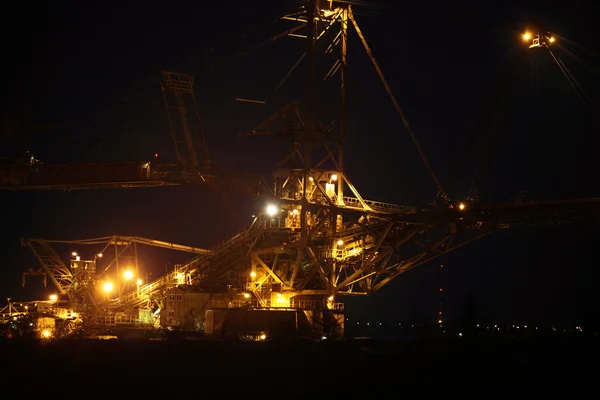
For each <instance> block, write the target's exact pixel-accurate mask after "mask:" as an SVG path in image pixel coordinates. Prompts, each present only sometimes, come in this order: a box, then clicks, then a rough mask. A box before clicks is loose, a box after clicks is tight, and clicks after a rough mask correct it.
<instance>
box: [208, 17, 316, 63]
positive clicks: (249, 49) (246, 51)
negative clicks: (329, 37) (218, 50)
mask: <svg viewBox="0 0 600 400" xmlns="http://www.w3.org/2000/svg"><path fill="white" fill-rule="evenodd" d="M305 26H306V24H305V23H303V24H301V25H298V26H296V27H294V28H291V29H288V30H286V31H284V32H281V33H278V34H276V35H274V36H271V37H270V38H268V39H266V40H263V41H261V42H259V43H256V44H253V45H252V46H249V47H247V48H245V49H244V50H242V51H239V52H237V53H235V54H233V55H230V56H227V57H223V58H221V59H219V60H217V61H215V62H213V63H212V64H210V65H207V66H206V67H204V68H203V69H214V68H215V67H217V66H219V65H221V64H224V63H226V62H228V61H231V60H234V59H236V58H238V57H242V56H245V55H247V54H249V53H250V52H252V51H254V50H257V49H259V48H261V47H263V46H264V45H266V44H269V43H272V42H275V41H277V39H280V38H282V37H284V36H288V35H289V34H291V33H294V32H297V31H299V30H300V29H302V28H304V27H305Z"/></svg>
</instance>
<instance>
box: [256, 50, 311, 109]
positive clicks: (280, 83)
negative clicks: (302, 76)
mask: <svg viewBox="0 0 600 400" xmlns="http://www.w3.org/2000/svg"><path fill="white" fill-rule="evenodd" d="M305 57H306V52H304V53H303V54H302V55H301V56H300V58H299V59H298V61H296V63H295V64H294V65H293V66H292V68H290V70H289V71H288V72H287V74H285V76H284V77H283V79H281V81H280V82H279V83H278V84H277V86H275V89H273V91H272V92H271V93H270V94H269V95H268V96H267V97H266V98H265V103H266V102H268V101H269V100H270V99H271V97H273V95H274V94H275V92H277V90H279V88H280V87H281V86H282V85H283V84H284V83H285V82H286V81H287V80H288V79H289V77H290V75H292V73H293V72H294V71H295V70H296V68H298V66H299V65H300V63H301V62H302V60H304V58H305Z"/></svg>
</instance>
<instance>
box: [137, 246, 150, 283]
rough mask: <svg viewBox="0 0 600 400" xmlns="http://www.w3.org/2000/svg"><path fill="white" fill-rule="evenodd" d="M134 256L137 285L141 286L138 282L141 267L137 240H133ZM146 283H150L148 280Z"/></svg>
mask: <svg viewBox="0 0 600 400" xmlns="http://www.w3.org/2000/svg"><path fill="white" fill-rule="evenodd" d="M133 258H134V259H135V280H136V286H139V285H138V284H137V280H138V279H140V272H139V268H138V251H137V242H133ZM146 283H148V282H146Z"/></svg>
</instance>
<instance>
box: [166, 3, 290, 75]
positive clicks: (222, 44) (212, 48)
mask: <svg viewBox="0 0 600 400" xmlns="http://www.w3.org/2000/svg"><path fill="white" fill-rule="evenodd" d="M300 12H301V10H300V9H299V8H298V7H295V8H294V9H292V10H290V11H288V12H286V13H284V14H282V15H279V16H278V17H277V18H274V19H271V20H269V21H267V22H266V23H264V24H262V23H260V24H255V25H254V26H253V27H252V28H251V29H248V30H245V31H244V32H242V33H241V34H239V35H236V36H234V37H229V38H227V39H223V40H221V41H220V42H214V43H213V45H212V46H210V47H208V48H206V49H205V50H204V51H202V52H200V54H197V55H196V56H194V55H190V56H188V57H187V58H185V59H183V60H181V61H180V62H179V63H178V64H177V66H182V65H184V64H186V63H189V62H191V61H193V60H194V58H196V57H199V56H201V55H205V54H208V53H213V52H214V51H215V48H216V47H225V45H228V44H230V43H235V42H238V41H240V40H242V39H244V38H246V37H248V36H249V35H250V34H252V33H255V32H258V31H259V30H260V29H264V27H265V25H273V24H275V23H277V22H279V21H281V20H282V19H283V18H284V17H286V16H289V15H294V14H298V13H300Z"/></svg>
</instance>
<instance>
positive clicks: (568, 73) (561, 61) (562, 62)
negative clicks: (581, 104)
mask: <svg viewBox="0 0 600 400" xmlns="http://www.w3.org/2000/svg"><path fill="white" fill-rule="evenodd" d="M558 62H559V63H560V65H562V67H563V69H564V71H565V72H566V73H567V75H568V76H569V78H571V81H572V82H573V83H574V84H575V85H576V86H577V88H578V89H579V93H580V94H581V95H582V97H584V98H585V100H586V102H587V106H588V107H591V104H592V101H591V100H590V98H589V96H588V95H587V93H586V92H585V90H584V89H583V88H582V87H581V85H580V84H579V82H578V81H577V79H576V78H575V77H574V76H573V74H572V73H571V70H569V68H568V67H567V65H566V64H565V62H564V61H563V60H562V59H560V58H558Z"/></svg>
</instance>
